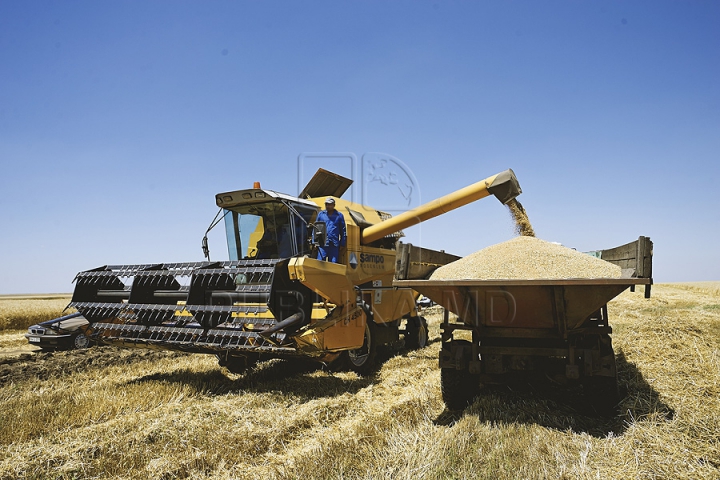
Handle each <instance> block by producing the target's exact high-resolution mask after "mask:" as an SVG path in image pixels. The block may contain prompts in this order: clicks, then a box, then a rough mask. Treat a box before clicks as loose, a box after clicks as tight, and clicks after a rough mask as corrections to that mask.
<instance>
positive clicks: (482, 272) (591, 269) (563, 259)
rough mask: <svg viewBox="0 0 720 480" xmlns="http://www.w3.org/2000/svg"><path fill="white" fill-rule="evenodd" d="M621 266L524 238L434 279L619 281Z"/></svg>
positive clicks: (462, 261)
mask: <svg viewBox="0 0 720 480" xmlns="http://www.w3.org/2000/svg"><path fill="white" fill-rule="evenodd" d="M620 273H621V269H620V267H618V266H617V265H614V264H612V263H609V262H606V261H604V260H600V259H599V258H595V257H592V256H590V255H587V254H585V253H580V252H578V251H576V250H573V249H570V248H567V247H563V246H562V245H558V244H555V243H550V242H546V241H544V240H540V239H539V238H535V237H528V236H520V237H515V238H513V239H512V240H509V241H507V242H503V243H498V244H497V245H491V246H489V247H487V248H484V249H482V250H479V251H477V252H475V253H472V254H470V255H468V256H467V257H463V258H461V259H460V260H457V261H455V262H452V263H449V264H447V265H445V266H443V267H440V268H438V269H437V270H435V272H434V273H433V274H432V276H431V277H430V278H431V279H432V280H460V279H477V280H500V279H517V280H532V279H566V278H618V277H620Z"/></svg>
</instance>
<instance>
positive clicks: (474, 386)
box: [440, 368, 479, 410]
mask: <svg viewBox="0 0 720 480" xmlns="http://www.w3.org/2000/svg"><path fill="white" fill-rule="evenodd" d="M440 388H441V390H442V397H443V401H444V402H445V405H446V406H447V408H448V409H449V410H464V409H465V407H467V406H468V405H470V404H471V403H472V401H473V399H474V398H475V397H476V396H477V394H478V390H479V382H478V379H477V377H475V375H472V374H470V372H468V371H467V370H457V369H455V368H441V369H440Z"/></svg>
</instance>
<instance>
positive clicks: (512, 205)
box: [507, 198, 535, 237]
mask: <svg viewBox="0 0 720 480" xmlns="http://www.w3.org/2000/svg"><path fill="white" fill-rule="evenodd" d="M507 207H508V210H510V215H512V218H513V221H514V222H515V233H517V234H518V235H522V236H524V237H534V236H535V230H533V227H532V224H531V223H530V219H529V218H528V216H527V212H525V209H524V208H523V206H522V204H521V203H520V202H518V201H517V198H513V199H512V200H510V201H509V202H508V203H507Z"/></svg>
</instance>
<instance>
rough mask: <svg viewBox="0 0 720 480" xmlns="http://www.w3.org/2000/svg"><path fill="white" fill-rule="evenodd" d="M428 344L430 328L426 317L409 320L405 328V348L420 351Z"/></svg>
mask: <svg viewBox="0 0 720 480" xmlns="http://www.w3.org/2000/svg"><path fill="white" fill-rule="evenodd" d="M427 344H428V326H427V320H425V318H424V317H421V316H416V317H410V318H408V319H407V327H405V348H408V349H410V350H419V349H421V348H425V347H426V346H427Z"/></svg>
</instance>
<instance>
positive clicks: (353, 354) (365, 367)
mask: <svg viewBox="0 0 720 480" xmlns="http://www.w3.org/2000/svg"><path fill="white" fill-rule="evenodd" d="M376 328H377V326H376V325H375V324H374V323H373V322H372V320H370V321H368V322H366V323H365V339H364V341H363V346H362V347H360V348H358V349H356V350H348V351H347V352H345V356H347V364H348V366H349V367H350V370H353V371H354V372H357V373H359V374H361V375H365V374H368V373H370V372H371V371H372V370H373V368H375V357H376V355H377V343H376V342H375V337H376V335H375V329H376Z"/></svg>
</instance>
